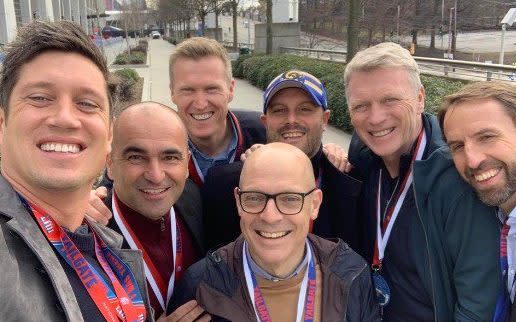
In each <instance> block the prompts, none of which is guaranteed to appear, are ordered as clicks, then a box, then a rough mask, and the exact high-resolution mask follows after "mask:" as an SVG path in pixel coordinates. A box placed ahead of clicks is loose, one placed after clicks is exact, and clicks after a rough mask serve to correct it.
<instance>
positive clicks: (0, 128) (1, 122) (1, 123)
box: [0, 106, 6, 143]
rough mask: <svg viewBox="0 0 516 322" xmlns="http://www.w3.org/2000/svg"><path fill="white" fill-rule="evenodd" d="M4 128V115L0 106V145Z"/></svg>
mask: <svg viewBox="0 0 516 322" xmlns="http://www.w3.org/2000/svg"><path fill="white" fill-rule="evenodd" d="M5 127H6V115H5V110H4V107H3V106H0V143H1V142H3V140H4V132H5Z"/></svg>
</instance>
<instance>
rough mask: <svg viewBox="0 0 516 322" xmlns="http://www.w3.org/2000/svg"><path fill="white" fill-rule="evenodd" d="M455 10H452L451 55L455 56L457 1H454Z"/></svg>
mask: <svg viewBox="0 0 516 322" xmlns="http://www.w3.org/2000/svg"><path fill="white" fill-rule="evenodd" d="M454 8H455V9H454V10H453V39H452V45H453V48H452V49H453V55H454V56H455V51H456V50H457V8H458V7H457V0H455V7H454Z"/></svg>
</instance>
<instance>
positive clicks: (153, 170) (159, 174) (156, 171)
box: [144, 159, 165, 184]
mask: <svg viewBox="0 0 516 322" xmlns="http://www.w3.org/2000/svg"><path fill="white" fill-rule="evenodd" d="M144 178H145V179H146V180H147V181H149V182H152V183H154V184H160V183H161V182H162V181H163V180H164V179H165V171H163V168H162V167H161V164H160V162H159V160H156V159H151V160H150V161H149V163H148V165H147V169H146V170H145V173H144Z"/></svg>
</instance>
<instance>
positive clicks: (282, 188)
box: [234, 142, 322, 277]
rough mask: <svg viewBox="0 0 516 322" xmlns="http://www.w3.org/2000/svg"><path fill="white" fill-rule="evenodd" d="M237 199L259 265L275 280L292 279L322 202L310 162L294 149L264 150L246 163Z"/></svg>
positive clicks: (275, 147) (274, 146)
mask: <svg viewBox="0 0 516 322" xmlns="http://www.w3.org/2000/svg"><path fill="white" fill-rule="evenodd" d="M234 194H235V199H236V202H237V208H238V214H239V216H240V229H241V230H242V234H243V235H244V238H245V240H246V242H247V243H248V246H249V253H250V255H251V257H252V258H253V260H254V261H255V262H256V264H257V265H258V266H260V267H261V268H262V269H264V270H265V271H266V272H268V273H269V274H272V275H274V276H280V277H284V276H287V275H289V274H290V273H292V271H293V270H294V268H295V267H297V266H298V265H299V263H300V262H301V260H302V259H303V254H304V249H305V240H306V236H307V235H308V232H309V227H310V221H311V220H315V219H316V218H317V215H318V213H319V207H320V205H321V202H322V191H321V190H320V189H317V187H316V185H315V179H314V172H313V170H312V164H311V163H310V159H308V157H307V156H306V154H305V153H304V152H303V151H301V150H299V149H298V148H296V147H294V146H293V145H290V144H286V143H279V142H278V143H270V144H267V145H264V146H263V147H261V148H260V149H258V150H256V151H254V152H253V153H252V154H251V156H250V157H249V158H247V160H246V161H245V164H244V168H243V169H242V174H241V176H240V187H238V188H236V189H235V192H234ZM270 199H273V200H272V201H271V200H270ZM262 206H263V208H262ZM260 209H261V210H260Z"/></svg>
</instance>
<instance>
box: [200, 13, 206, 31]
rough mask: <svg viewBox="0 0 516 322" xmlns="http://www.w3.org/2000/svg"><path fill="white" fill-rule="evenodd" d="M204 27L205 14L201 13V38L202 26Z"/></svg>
mask: <svg viewBox="0 0 516 322" xmlns="http://www.w3.org/2000/svg"><path fill="white" fill-rule="evenodd" d="M205 25H206V13H204V12H202V13H201V36H203V37H204V26H205Z"/></svg>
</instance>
